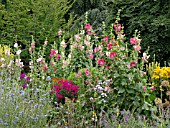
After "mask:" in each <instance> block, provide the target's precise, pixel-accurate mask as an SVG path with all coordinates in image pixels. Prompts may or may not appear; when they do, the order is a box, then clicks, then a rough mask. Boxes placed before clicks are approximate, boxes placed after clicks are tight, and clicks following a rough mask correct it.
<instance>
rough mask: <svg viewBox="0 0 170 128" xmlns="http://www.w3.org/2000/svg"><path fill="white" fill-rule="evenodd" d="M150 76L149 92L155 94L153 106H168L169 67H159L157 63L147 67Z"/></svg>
mask: <svg viewBox="0 0 170 128" xmlns="http://www.w3.org/2000/svg"><path fill="white" fill-rule="evenodd" d="M147 71H148V74H149V75H150V79H148V80H149V84H150V88H149V89H150V90H153V91H154V93H155V95H156V96H155V104H156V105H157V106H162V107H168V106H170V67H166V66H165V67H160V64H159V63H158V62H155V63H154V62H152V63H150V64H149V65H147Z"/></svg>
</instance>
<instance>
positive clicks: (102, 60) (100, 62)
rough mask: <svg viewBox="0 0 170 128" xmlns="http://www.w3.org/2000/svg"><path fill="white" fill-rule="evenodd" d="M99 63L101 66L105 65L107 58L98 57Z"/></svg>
mask: <svg viewBox="0 0 170 128" xmlns="http://www.w3.org/2000/svg"><path fill="white" fill-rule="evenodd" d="M97 62H98V64H99V65H100V66H102V65H104V64H105V60H104V59H100V58H99V59H98V61H97Z"/></svg>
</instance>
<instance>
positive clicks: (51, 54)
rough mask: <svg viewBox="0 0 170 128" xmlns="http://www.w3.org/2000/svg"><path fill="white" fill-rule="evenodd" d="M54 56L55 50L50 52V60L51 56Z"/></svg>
mask: <svg viewBox="0 0 170 128" xmlns="http://www.w3.org/2000/svg"><path fill="white" fill-rule="evenodd" d="M55 54H56V50H54V49H51V51H50V58H51V57H52V56H53V55H55Z"/></svg>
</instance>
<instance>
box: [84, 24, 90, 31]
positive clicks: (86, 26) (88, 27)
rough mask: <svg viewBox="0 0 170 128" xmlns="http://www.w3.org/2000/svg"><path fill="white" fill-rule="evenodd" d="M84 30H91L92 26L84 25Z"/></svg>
mask: <svg viewBox="0 0 170 128" xmlns="http://www.w3.org/2000/svg"><path fill="white" fill-rule="evenodd" d="M84 28H85V29H86V30H88V29H92V26H91V25H90V24H86V25H85V26H84Z"/></svg>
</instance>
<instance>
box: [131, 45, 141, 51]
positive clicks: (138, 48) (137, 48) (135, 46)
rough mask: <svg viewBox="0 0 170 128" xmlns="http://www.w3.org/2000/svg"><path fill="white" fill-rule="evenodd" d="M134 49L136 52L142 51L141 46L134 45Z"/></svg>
mask: <svg viewBox="0 0 170 128" xmlns="http://www.w3.org/2000/svg"><path fill="white" fill-rule="evenodd" d="M133 48H134V49H135V50H136V51H140V50H141V46H140V45H134V46H133Z"/></svg>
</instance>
